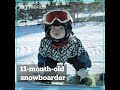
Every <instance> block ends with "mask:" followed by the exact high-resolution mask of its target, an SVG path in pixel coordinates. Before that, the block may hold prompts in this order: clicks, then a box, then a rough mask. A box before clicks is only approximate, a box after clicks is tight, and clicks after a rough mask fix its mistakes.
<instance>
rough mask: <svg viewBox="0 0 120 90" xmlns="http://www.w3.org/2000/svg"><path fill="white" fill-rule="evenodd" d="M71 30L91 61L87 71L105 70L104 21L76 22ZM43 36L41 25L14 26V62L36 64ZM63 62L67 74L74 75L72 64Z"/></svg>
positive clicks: (98, 71)
mask: <svg viewBox="0 0 120 90" xmlns="http://www.w3.org/2000/svg"><path fill="white" fill-rule="evenodd" d="M73 32H74V35H75V36H77V37H78V38H79V39H80V40H81V41H82V44H83V46H84V48H85V49H86V50H87V51H88V54H89V56H90V59H91V61H92V67H91V68H90V69H88V70H89V73H90V74H97V73H103V72H105V57H104V55H105V52H104V49H105V43H104V34H105V28H104V22H86V23H76V24H75V25H73ZM44 36H45V33H44V29H43V25H34V26H22V27H16V36H15V59H16V64H37V62H38V59H37V54H38V49H39V45H40V40H41V39H42V38H43V37H44ZM59 64H61V63H59ZM65 64H66V65H67V74H71V75H74V74H75V69H74V68H73V67H72V65H70V64H68V63H65ZM22 85H23V84H22Z"/></svg>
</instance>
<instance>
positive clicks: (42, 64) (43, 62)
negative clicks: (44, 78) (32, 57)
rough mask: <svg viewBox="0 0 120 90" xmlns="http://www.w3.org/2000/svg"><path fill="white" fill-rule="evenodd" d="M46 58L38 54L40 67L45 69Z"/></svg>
mask: <svg viewBox="0 0 120 90" xmlns="http://www.w3.org/2000/svg"><path fill="white" fill-rule="evenodd" d="M44 64H45V57H43V56H42V55H41V54H40V53H39V54H38V67H44Z"/></svg>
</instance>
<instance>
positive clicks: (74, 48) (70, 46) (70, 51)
mask: <svg viewBox="0 0 120 90" xmlns="http://www.w3.org/2000/svg"><path fill="white" fill-rule="evenodd" d="M75 56H77V59H78V60H80V61H81V62H83V63H84V64H85V68H87V67H88V68H90V67H91V60H90V58H89V55H88V53H87V51H85V49H84V47H83V46H82V43H81V41H80V40H79V39H78V38H77V37H76V36H72V37H71V38H70V41H69V43H67V44H66V45H65V46H64V47H62V48H54V47H53V46H52V45H51V40H50V39H49V38H47V37H45V38H43V39H42V40H41V43H40V48H39V54H38V66H43V65H44V63H45V58H46V57H49V58H51V59H53V60H55V61H59V62H62V63H65V62H66V61H67V60H68V58H72V57H75Z"/></svg>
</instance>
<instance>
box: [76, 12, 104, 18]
mask: <svg viewBox="0 0 120 90" xmlns="http://www.w3.org/2000/svg"><path fill="white" fill-rule="evenodd" d="M89 15H90V17H96V16H105V13H104V12H97V13H79V14H78V18H83V17H88V16H89ZM75 18H77V14H75Z"/></svg>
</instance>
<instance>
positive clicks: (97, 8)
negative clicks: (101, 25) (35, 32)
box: [15, 0, 105, 26]
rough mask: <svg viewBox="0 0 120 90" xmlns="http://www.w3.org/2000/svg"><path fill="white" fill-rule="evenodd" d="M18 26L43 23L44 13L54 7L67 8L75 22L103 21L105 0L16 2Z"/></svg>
mask: <svg viewBox="0 0 120 90" xmlns="http://www.w3.org/2000/svg"><path fill="white" fill-rule="evenodd" d="M15 6H16V7H15V8H16V9H15V13H16V15H15V20H16V23H15V25H16V26H25V25H36V24H42V23H43V19H42V18H43V15H44V14H45V13H46V12H48V11H50V10H54V9H65V10H67V11H68V12H69V13H70V14H71V16H72V18H73V20H74V24H75V23H78V22H79V23H80V22H91V21H98V22H102V21H103V17H104V15H105V13H104V0H46V1H45V0H44V1H39V0H38V1H34V0H33V1H30V2H16V3H15Z"/></svg>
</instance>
